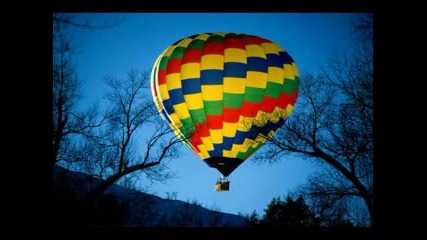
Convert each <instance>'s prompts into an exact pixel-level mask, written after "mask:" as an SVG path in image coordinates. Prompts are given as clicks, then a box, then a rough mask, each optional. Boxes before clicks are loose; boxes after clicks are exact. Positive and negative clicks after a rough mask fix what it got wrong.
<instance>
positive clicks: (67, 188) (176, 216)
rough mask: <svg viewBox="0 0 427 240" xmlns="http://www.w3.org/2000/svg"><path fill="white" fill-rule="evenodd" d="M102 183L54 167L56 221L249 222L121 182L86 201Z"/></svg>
mask: <svg viewBox="0 0 427 240" xmlns="http://www.w3.org/2000/svg"><path fill="white" fill-rule="evenodd" d="M99 183H100V180H99V179H97V178H93V177H91V176H89V175H87V174H85V173H82V172H74V171H68V170H66V169H64V168H62V167H59V166H55V168H54V174H53V187H54V224H55V225H101V226H103V225H118V226H132V227H143V226H245V225H246V219H245V218H243V217H241V216H238V215H234V214H229V213H223V212H218V211H213V210H210V209H207V208H204V207H202V206H200V205H198V204H191V203H188V202H184V201H180V200H170V199H164V198H161V197H158V196H155V195H152V194H147V193H144V192H140V191H136V190H132V189H128V188H125V187H123V186H120V185H113V186H111V187H110V188H109V189H108V190H107V191H106V194H105V196H104V197H103V198H102V199H100V200H98V201H96V202H90V201H87V199H86V197H85V196H86V193H87V192H88V191H89V190H90V189H91V188H93V187H94V186H97V185H98V184H99Z"/></svg>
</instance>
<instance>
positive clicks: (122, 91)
mask: <svg viewBox="0 0 427 240" xmlns="http://www.w3.org/2000/svg"><path fill="white" fill-rule="evenodd" d="M148 76H149V74H148V73H138V72H137V71H130V72H129V74H128V77H127V79H118V78H114V77H107V78H106V79H105V83H106V84H107V86H108V87H109V89H110V91H109V92H108V93H106V95H105V97H106V100H107V105H108V107H107V108H106V112H105V114H104V119H105V121H106V124H104V125H103V126H102V128H101V129H100V131H94V132H93V133H92V135H93V136H96V137H92V138H86V139H85V141H84V142H83V144H82V148H81V150H80V156H81V157H82V159H84V160H83V161H82V168H83V169H84V170H85V171H86V172H88V173H90V174H92V175H95V176H98V177H99V178H100V179H102V183H101V185H99V186H97V187H96V188H95V189H94V190H93V195H94V196H98V195H100V194H101V193H103V192H104V191H105V190H106V189H107V188H108V187H109V186H111V185H112V184H113V183H116V182H117V181H119V180H120V179H122V178H123V177H125V176H129V175H130V174H133V173H135V172H139V171H141V172H143V173H145V175H146V176H147V177H148V178H149V179H151V180H156V181H164V180H167V179H169V178H170V177H172V175H171V174H170V172H169V171H168V170H167V167H166V165H165V164H164V163H165V161H167V160H169V159H171V158H172V157H176V156H177V151H176V147H177V146H176V145H175V144H176V143H178V142H180V140H179V139H177V138H176V137H175V135H173V134H172V131H171V130H170V128H169V127H168V126H167V125H166V124H164V123H163V120H162V119H160V117H159V114H158V111H157V109H156V108H155V106H154V104H153V103H152V99H151V93H150V92H149V89H148V88H147V86H148V80H149V77H148ZM159 122H161V124H159ZM144 139H145V140H146V143H145V144H144V143H143V142H141V140H144Z"/></svg>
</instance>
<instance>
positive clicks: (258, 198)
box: [70, 13, 356, 214]
mask: <svg viewBox="0 0 427 240" xmlns="http://www.w3.org/2000/svg"><path fill="white" fill-rule="evenodd" d="M355 16H356V14H353V13H249V14H248V13H132V14H119V13H109V14H101V13H98V14H79V18H81V19H87V18H90V19H92V20H93V23H94V24H97V23H99V24H102V23H104V22H114V21H117V20H118V19H123V22H122V23H121V24H120V25H119V26H118V27H114V28H108V29H102V30H85V29H79V28H73V29H70V31H71V37H72V40H73V41H74V42H75V43H76V44H77V45H78V46H79V47H80V48H81V51H79V54H78V55H77V58H76V60H77V70H78V77H79V78H80V80H81V81H83V94H84V98H83V100H82V101H81V107H82V108H84V107H86V106H89V105H91V104H93V103H95V102H96V101H98V102H99V103H102V96H103V95H104V93H105V92H106V90H107V89H106V87H105V86H104V84H103V77H105V76H116V77H119V78H125V77H126V73H127V72H128V71H129V70H130V69H136V70H141V71H144V70H147V71H149V70H151V67H152V65H153V63H154V61H155V59H156V57H157V56H158V55H159V54H160V53H161V52H162V51H163V50H164V49H165V48H166V47H167V46H168V45H170V44H171V43H173V42H175V41H177V40H179V39H181V38H183V37H186V36H189V35H193V34H197V33H201V32H217V31H221V32H240V33H246V34H253V35H258V36H262V37H264V38H267V39H270V40H273V41H275V42H276V43H278V44H279V45H281V46H282V47H283V48H284V49H286V50H287V51H288V52H289V53H290V54H291V56H292V57H293V59H294V60H295V61H296V63H297V65H298V68H299V71H300V75H301V74H304V73H307V72H316V71H318V69H319V66H320V65H321V64H324V63H325V62H326V60H327V59H328V58H329V57H331V56H332V55H335V54H339V53H342V52H344V51H346V50H347V49H348V48H349V44H351V42H350V41H351V39H350V37H349V30H350V23H351V21H352V19H353V18H354V17H355ZM301 84H304V82H303V79H302V80H301ZM295 107H296V108H297V107H298V100H297V104H296V106H295ZM290 117H292V115H291V116H290ZM164 124H166V123H164ZM142 142H143V141H142ZM180 150H181V156H180V157H179V158H177V159H174V160H173V161H171V162H170V164H169V165H168V166H169V167H170V169H172V170H173V171H174V172H176V173H177V178H176V179H173V180H171V181H169V182H168V183H167V184H162V183H154V184H153V185H150V189H149V190H150V192H152V193H155V194H157V195H159V196H161V197H165V196H166V193H167V192H169V193H173V192H176V193H177V199H180V200H184V201H186V200H190V201H192V200H197V201H198V202H199V203H201V204H203V205H204V206H207V207H213V206H215V207H216V208H219V209H220V210H221V211H223V212H229V213H235V214H237V213H239V212H242V213H251V212H252V211H253V210H256V211H257V212H258V213H260V214H263V209H265V207H266V205H267V204H268V203H269V202H270V201H271V199H272V198H273V197H277V196H284V195H285V194H287V193H288V192H289V191H292V190H294V188H295V187H296V186H298V185H299V184H302V183H304V182H305V180H306V178H307V176H308V175H309V174H310V173H311V172H312V171H313V170H314V167H313V166H312V165H311V164H310V163H308V162H305V161H304V160H302V159H295V158H292V157H289V158H286V159H285V158H284V159H282V161H280V162H278V163H276V164H272V165H266V164H264V165H258V164H256V163H255V161H254V159H256V157H257V154H254V155H253V156H251V157H250V158H249V159H248V161H245V162H244V163H243V164H242V165H240V166H239V167H238V168H237V169H236V170H235V171H234V172H233V173H232V174H231V175H230V176H229V179H230V180H231V187H230V191H229V192H216V191H214V183H215V181H216V180H217V178H218V177H220V173H219V172H218V171H217V170H216V169H214V168H209V167H208V166H207V165H206V164H205V163H204V162H203V161H201V160H200V159H199V158H198V157H196V155H195V154H194V153H192V152H191V150H189V149H187V148H186V147H185V146H183V147H181V148H180ZM260 151H262V148H261V149H260ZM143 184H145V183H144V182H143Z"/></svg>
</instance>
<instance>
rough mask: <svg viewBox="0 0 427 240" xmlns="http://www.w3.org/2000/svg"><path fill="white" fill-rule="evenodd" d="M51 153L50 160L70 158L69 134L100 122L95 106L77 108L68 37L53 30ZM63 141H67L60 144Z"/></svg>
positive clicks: (77, 84) (78, 86)
mask: <svg viewBox="0 0 427 240" xmlns="http://www.w3.org/2000/svg"><path fill="white" fill-rule="evenodd" d="M53 50H54V51H53V81H52V83H53V105H52V107H53V119H52V120H53V124H52V127H53V156H52V164H53V165H54V164H55V163H57V162H59V161H61V160H67V161H70V160H72V159H73V157H72V156H70V154H68V153H69V151H68V150H69V149H70V147H72V144H71V143H70V139H69V137H70V135H72V134H87V130H89V129H90V128H93V127H97V126H100V124H101V122H100V121H99V120H98V119H97V110H96V107H93V108H91V109H89V110H88V111H87V112H79V111H77V108H76V107H77V104H78V101H79V99H80V97H81V92H80V90H81V81H80V80H79V79H78V77H77V71H76V67H75V65H74V64H73V49H72V46H71V41H70V40H69V38H68V37H67V35H66V34H64V33H57V39H56V40H55V41H54V49H53ZM64 143H67V144H64Z"/></svg>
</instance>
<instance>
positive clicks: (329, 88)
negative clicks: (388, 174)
mask: <svg viewBox="0 0 427 240" xmlns="http://www.w3.org/2000/svg"><path fill="white" fill-rule="evenodd" d="M368 16H369V15H368ZM371 27H372V25H371ZM363 37H366V35H363ZM365 39H366V38H365ZM370 40H371V42H372V39H370ZM361 43H363V41H361ZM299 94H300V96H299V98H298V102H297V105H298V106H297V107H296V108H295V112H294V113H293V114H292V117H290V118H289V119H288V120H287V122H286V123H285V125H284V126H283V127H282V128H281V129H280V130H279V131H278V132H277V133H276V134H275V135H274V136H273V137H271V138H270V139H269V140H270V141H269V143H268V144H269V145H270V147H267V151H266V152H265V153H264V155H263V156H262V157H263V158H264V159H270V160H269V161H271V159H275V160H277V159H278V158H280V157H281V156H283V155H282V154H289V153H294V154H297V155H298V156H301V157H303V158H309V159H314V160H315V161H316V162H318V163H319V164H320V165H322V166H323V169H324V170H325V171H324V172H322V173H323V174H324V175H325V176H327V177H322V178H313V179H315V180H313V179H311V180H310V181H309V182H308V184H307V186H306V190H311V191H308V194H309V195H310V194H311V195H310V196H311V197H312V199H313V198H320V197H324V198H333V201H329V203H334V204H336V205H335V206H338V205H339V204H342V203H343V202H344V201H349V199H354V201H353V202H352V203H353V204H354V203H359V201H357V199H362V200H363V201H362V202H363V203H364V205H365V208H366V209H367V212H369V217H370V219H369V224H370V225H372V221H373V57H372V44H368V43H365V44H363V45H361V47H357V48H355V50H354V52H353V55H351V56H350V57H348V56H347V57H339V58H335V59H332V60H330V61H329V63H328V65H327V66H326V67H325V68H324V71H323V72H322V73H321V74H319V75H318V76H314V75H312V74H306V75H303V76H302V77H301V87H300V93H299ZM359 205H360V204H359ZM349 216H350V215H349ZM356 222H359V221H356ZM360 224H362V225H363V224H366V222H365V223H360Z"/></svg>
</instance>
